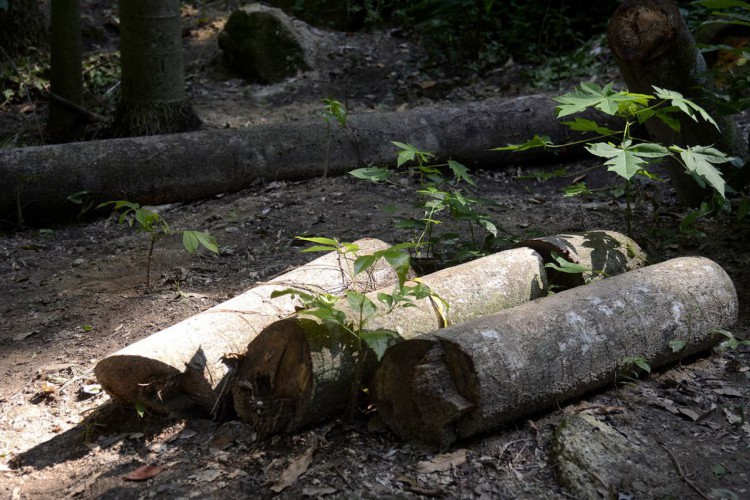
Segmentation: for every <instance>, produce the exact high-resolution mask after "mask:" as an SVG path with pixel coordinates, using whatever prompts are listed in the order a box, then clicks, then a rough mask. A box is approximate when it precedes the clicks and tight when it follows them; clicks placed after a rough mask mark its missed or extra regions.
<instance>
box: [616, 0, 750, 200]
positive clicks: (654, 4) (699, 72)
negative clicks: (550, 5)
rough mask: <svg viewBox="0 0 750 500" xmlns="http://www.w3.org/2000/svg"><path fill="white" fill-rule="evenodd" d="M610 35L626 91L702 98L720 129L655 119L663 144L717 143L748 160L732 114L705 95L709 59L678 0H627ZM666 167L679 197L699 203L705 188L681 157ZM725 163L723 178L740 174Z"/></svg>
mask: <svg viewBox="0 0 750 500" xmlns="http://www.w3.org/2000/svg"><path fill="white" fill-rule="evenodd" d="M607 38H608V40H609V46H610V48H611V49H612V53H613V54H614V56H615V59H616V60H617V63H618V66H619V67H620V72H621V73H622V76H623V78H624V79H625V83H626V84H627V87H628V90H630V91H631V92H637V93H644V94H651V93H653V86H654V85H656V86H657V87H661V88H666V89H669V90H675V91H678V92H680V93H681V94H683V95H684V96H686V97H688V98H690V99H693V100H695V101H696V102H698V103H700V105H701V106H703V107H704V108H705V109H706V111H708V113H709V114H710V115H711V116H712V117H713V118H714V120H716V122H717V124H718V125H719V128H720V129H721V130H717V129H716V128H715V127H714V126H713V125H711V124H710V123H708V122H706V121H704V120H702V119H699V120H698V121H694V120H692V119H691V118H689V117H688V116H687V115H684V114H681V115H680V116H679V120H680V125H681V131H680V132H679V133H678V132H675V131H674V130H672V129H671V128H669V127H668V126H666V125H665V124H664V123H663V122H661V120H658V119H652V120H649V121H648V122H646V124H645V125H646V129H647V130H648V132H649V134H650V135H651V137H652V138H653V139H654V140H655V141H658V142H660V143H662V144H664V145H665V146H671V145H672V144H677V145H679V146H683V147H684V146H698V145H702V146H710V145H713V146H715V147H716V148H717V149H719V150H720V151H722V152H724V153H726V154H727V155H730V156H738V157H741V158H743V159H747V157H748V151H747V143H746V141H745V140H744V138H742V137H741V136H740V134H739V131H738V129H737V125H736V123H735V122H734V120H733V118H732V117H729V116H719V115H718V113H717V112H716V111H717V110H716V107H715V106H713V105H712V104H711V103H710V102H708V101H706V100H705V98H704V97H705V94H704V93H703V91H702V89H704V88H707V87H708V88H711V87H713V86H714V84H713V81H711V80H710V77H708V76H706V71H707V67H706V62H705V60H704V59H703V56H702V55H701V53H700V51H699V50H698V49H697V48H696V46H695V40H694V39H693V36H692V35H691V34H690V31H689V29H688V27H687V25H686V24H685V20H684V19H683V18H682V15H681V14H680V11H679V9H678V8H677V6H676V5H675V4H674V2H672V1H670V0H626V1H625V2H623V3H622V4H621V5H620V6H619V7H618V8H617V10H616V11H615V13H614V14H613V15H612V19H611V21H610V24H609V27H608V29H607ZM666 167H667V170H668V172H669V176H670V179H671V180H672V183H673V185H674V187H675V189H676V190H677V194H678V196H679V197H680V200H681V201H682V202H683V203H685V204H688V205H695V204H697V203H699V202H700V200H701V196H702V190H701V188H700V186H698V184H697V183H696V182H695V181H694V180H693V179H692V177H690V175H688V174H686V173H685V168H684V167H683V166H681V165H679V164H678V163H677V162H668V163H667V165H666ZM721 168H722V169H723V171H724V174H725V178H731V177H732V176H733V175H734V174H735V173H736V169H735V168H732V167H729V166H728V165H725V166H723V167H721ZM730 184H731V181H730Z"/></svg>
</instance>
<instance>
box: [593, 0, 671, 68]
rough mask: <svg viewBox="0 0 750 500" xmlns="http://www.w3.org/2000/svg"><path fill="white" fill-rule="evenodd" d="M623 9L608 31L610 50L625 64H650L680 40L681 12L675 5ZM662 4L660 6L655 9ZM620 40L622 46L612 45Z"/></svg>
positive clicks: (664, 4) (619, 43)
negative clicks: (635, 62)
mask: <svg viewBox="0 0 750 500" xmlns="http://www.w3.org/2000/svg"><path fill="white" fill-rule="evenodd" d="M640 3H641V2H633V4H635V5H630V6H625V5H623V6H621V7H620V8H619V9H618V11H617V12H616V13H615V15H613V16H612V22H611V23H610V25H609V28H608V30H607V32H608V37H609V40H610V42H609V46H610V48H611V49H612V51H614V52H615V53H616V56H617V57H619V58H620V59H622V60H624V61H633V60H638V61H650V60H652V59H656V58H657V57H659V56H660V55H662V54H663V53H664V52H666V51H667V50H668V49H669V47H670V44H671V43H672V42H674V41H675V40H676V39H677V36H678V32H679V25H678V20H679V18H678V16H679V11H677V8H676V7H674V5H672V4H671V2H647V3H649V4H652V5H639V4H640ZM655 3H658V4H659V5H653V4H655ZM613 37H616V38H617V40H618V43H612V38H613Z"/></svg>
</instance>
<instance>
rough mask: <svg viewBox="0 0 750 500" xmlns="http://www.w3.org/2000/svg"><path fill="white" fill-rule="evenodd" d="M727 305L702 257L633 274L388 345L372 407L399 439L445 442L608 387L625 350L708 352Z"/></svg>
mask: <svg viewBox="0 0 750 500" xmlns="http://www.w3.org/2000/svg"><path fill="white" fill-rule="evenodd" d="M737 310H738V304H737V293H736V291H735V288H734V285H733V284H732V281H731V279H730V278H729V276H727V274H726V272H724V270H723V269H722V268H721V267H720V266H718V265H717V264H716V263H714V262H712V261H710V260H708V259H705V258H701V257H684V258H680V259H674V260H670V261H667V262H663V263H660V264H656V265H653V266H649V267H646V268H642V269H637V270H634V271H631V272H628V273H625V274H622V275H620V276H615V277H612V278H608V279H606V280H601V281H597V282H595V283H591V284H589V285H586V286H582V287H577V288H573V289H571V290H566V291H564V292H560V293H558V294H555V295H553V296H550V297H545V298H541V299H538V300H535V301H533V302H529V303H526V304H522V305H520V306H517V307H514V308H513V309H508V310H505V311H501V312H499V313H497V314H494V315H491V316H485V317H483V318H480V319H478V320H476V321H471V322H466V323H462V324H460V325H456V326H452V327H448V328H445V329H443V330H439V331H437V332H434V333H431V334H429V335H424V336H421V337H418V338H415V339H411V340H406V341H404V342H401V343H399V344H396V345H394V346H392V347H390V348H389V349H388V350H387V351H386V354H385V356H384V357H383V360H382V361H381V364H380V367H379V368H378V370H377V373H376V377H375V385H374V390H375V396H376V401H377V406H378V410H379V412H380V415H381V416H382V418H383V421H384V422H385V423H386V424H387V425H388V426H389V427H390V428H391V429H392V430H393V431H394V432H395V433H396V434H397V435H398V436H400V437H401V438H403V439H406V440H410V441H419V442H425V443H429V444H431V445H434V446H438V447H444V446H448V445H450V444H451V443H453V442H454V441H455V440H457V439H462V438H467V437H470V436H474V435H476V434H478V433H482V432H487V431H491V430H493V429H496V428H497V427H499V426H501V425H503V424H506V423H509V422H512V421H514V420H516V419H518V418H521V417H523V416H525V415H528V414H531V413H534V412H538V411H541V410H545V409H548V408H551V407H554V406H555V405H557V404H559V403H561V402H563V401H565V400H568V399H571V398H574V397H577V396H581V395H583V394H585V393H586V392H588V391H591V390H593V389H597V388H600V387H603V386H605V385H607V384H611V383H614V382H615V380H616V377H617V373H618V370H619V369H622V368H623V364H624V362H626V357H639V356H640V357H642V358H643V359H644V360H645V361H646V362H648V363H649V364H650V366H651V367H652V368H657V367H660V366H662V365H665V364H668V363H672V362H676V361H678V360H680V359H682V358H684V357H686V356H689V355H692V354H695V353H698V352H700V351H703V350H705V349H708V348H710V347H711V346H713V345H715V344H716V342H717V341H718V338H719V337H720V336H718V335H717V334H716V333H715V329H716V328H724V329H726V328H730V327H731V326H732V325H733V324H734V322H735V321H736V319H737ZM673 340H681V341H684V342H685V345H684V348H683V349H681V350H678V351H677V352H675V351H674V350H673V349H672V346H671V345H670V342H671V341H673Z"/></svg>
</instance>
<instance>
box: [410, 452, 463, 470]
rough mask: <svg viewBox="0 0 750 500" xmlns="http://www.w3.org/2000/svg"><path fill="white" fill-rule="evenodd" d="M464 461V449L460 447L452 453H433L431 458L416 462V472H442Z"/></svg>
mask: <svg viewBox="0 0 750 500" xmlns="http://www.w3.org/2000/svg"><path fill="white" fill-rule="evenodd" d="M465 462H466V450H465V449H463V448H462V449H460V450H456V451H454V452H453V453H443V454H442V455H435V457H433V459H432V460H425V461H423V462H419V463H417V466H416V469H417V472H421V473H422V474H430V473H432V472H443V471H446V470H450V469H452V468H453V467H458V466H459V465H461V464H463V463H465Z"/></svg>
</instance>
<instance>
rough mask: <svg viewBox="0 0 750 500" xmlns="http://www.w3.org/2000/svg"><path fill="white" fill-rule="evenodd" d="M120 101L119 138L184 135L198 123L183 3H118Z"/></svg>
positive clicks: (115, 127) (133, 0) (138, 0)
mask: <svg viewBox="0 0 750 500" xmlns="http://www.w3.org/2000/svg"><path fill="white" fill-rule="evenodd" d="M120 52H121V54H122V56H121V64H122V98H121V101H120V105H119V106H118V109H117V112H116V115H115V119H114V122H113V123H112V125H111V126H110V133H111V134H112V135H114V136H116V137H127V136H137V135H156V134H169V133H178V132H186V131H190V130H196V129H197V128H199V127H200V124H201V122H200V119H199V118H198V116H197V115H196V114H195V112H194V111H193V109H192V107H191V106H190V103H189V102H188V100H187V98H186V95H185V69H184V63H183V58H182V31H181V25H180V1H179V0H163V1H160V2H154V1H153V0H122V1H121V2H120Z"/></svg>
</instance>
